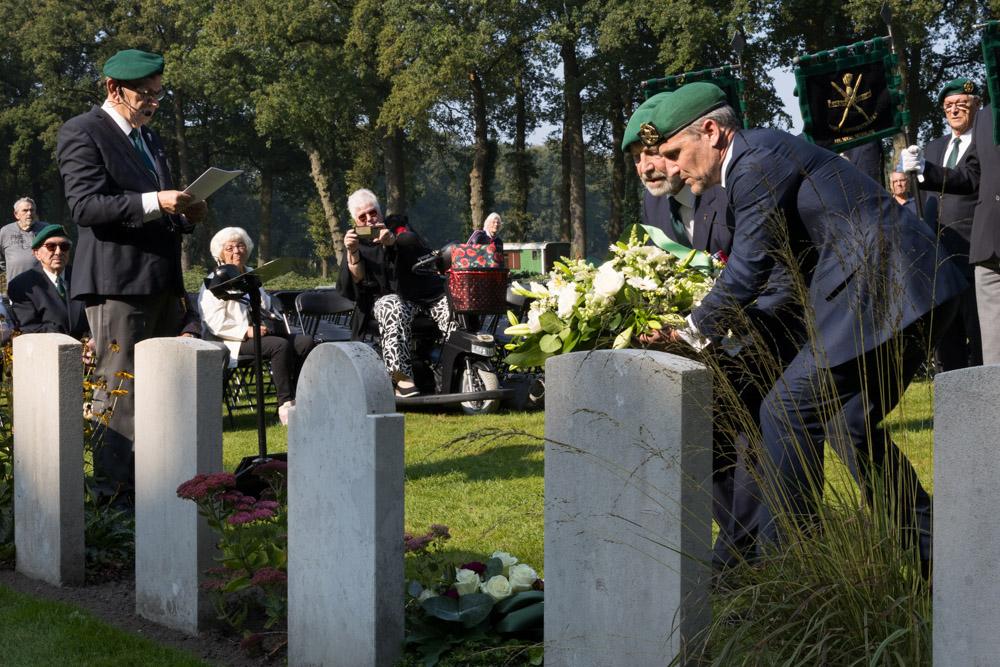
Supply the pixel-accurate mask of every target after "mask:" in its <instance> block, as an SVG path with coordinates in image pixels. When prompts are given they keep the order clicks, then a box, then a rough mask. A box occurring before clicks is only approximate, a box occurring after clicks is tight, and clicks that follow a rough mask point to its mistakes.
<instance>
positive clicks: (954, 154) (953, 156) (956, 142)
mask: <svg viewBox="0 0 1000 667" xmlns="http://www.w3.org/2000/svg"><path fill="white" fill-rule="evenodd" d="M961 144H962V140H961V139H959V138H958V137H955V138H954V139H952V140H951V152H950V153H948V159H947V160H945V163H944V166H946V167H948V168H949V169H954V168H955V165H956V164H958V147H959V146H960V145H961Z"/></svg>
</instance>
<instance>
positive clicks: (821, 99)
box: [795, 37, 909, 153]
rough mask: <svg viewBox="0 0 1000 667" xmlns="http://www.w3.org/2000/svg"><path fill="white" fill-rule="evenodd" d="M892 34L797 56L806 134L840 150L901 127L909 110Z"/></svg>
mask: <svg viewBox="0 0 1000 667" xmlns="http://www.w3.org/2000/svg"><path fill="white" fill-rule="evenodd" d="M901 85H902V84H901V80H900V77H899V73H898V71H897V69H896V56H895V55H893V53H892V46H891V42H890V41H889V38H888V37H876V38H875V39H870V40H867V41H864V42H857V43H855V44H851V45H848V46H839V47H837V48H836V49H831V50H829V51H820V52H819V53H813V54H808V55H804V56H799V57H798V58H796V59H795V94H796V95H797V96H798V98H799V108H800V109H801V110H802V121H803V130H802V132H803V135H804V136H805V138H806V139H808V140H809V141H812V142H813V143H815V144H818V145H820V146H823V147H824V148H829V149H830V150H832V151H836V152H838V153H842V152H844V151H846V150H848V149H850V148H854V147H855V146H860V145H862V144H866V143H868V142H871V141H876V140H878V139H881V138H882V137H887V136H891V135H893V134H896V133H898V132H902V131H903V128H904V127H905V125H906V124H907V123H908V122H909V112H908V111H907V110H906V101H905V98H904V96H903V91H902V90H900V87H901Z"/></svg>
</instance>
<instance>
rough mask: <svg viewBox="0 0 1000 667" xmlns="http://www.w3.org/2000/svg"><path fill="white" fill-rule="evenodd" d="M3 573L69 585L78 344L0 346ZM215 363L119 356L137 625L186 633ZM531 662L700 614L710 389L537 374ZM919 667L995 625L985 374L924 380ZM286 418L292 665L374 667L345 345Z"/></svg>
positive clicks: (390, 449)
mask: <svg viewBox="0 0 1000 667" xmlns="http://www.w3.org/2000/svg"><path fill="white" fill-rule="evenodd" d="M14 346H15V347H14V424H15V456H14V464H15V542H16V547H17V568H18V570H19V571H21V572H23V573H24V574H26V575H28V576H31V577H34V578H38V579H42V580H45V581H48V582H50V583H53V584H56V585H63V584H80V583H82V582H83V574H84V544H83V474H82V469H81V467H82V462H83V445H82V440H83V437H82V430H83V429H82V415H81V410H80V395H81V394H80V388H81V383H82V375H81V364H80V347H79V343H77V342H76V341H74V340H73V339H71V338H68V337H65V336H61V335H58V334H37V335H25V336H21V337H19V338H17V339H16V340H15V343H14ZM220 354H221V352H220V351H219V350H218V349H217V348H216V347H214V346H211V345H210V344H207V343H203V342H202V341H197V340H190V339H181V338H176V339H154V340H148V341H145V342H143V343H140V344H139V345H138V346H137V348H136V381H135V393H136V395H135V399H136V400H135V402H136V415H137V418H136V436H135V465H136V481H137V484H136V487H137V493H136V506H135V523H136V535H135V542H136V563H135V568H136V571H135V575H136V612H137V613H138V614H140V615H142V616H144V617H146V618H149V619H152V620H154V621H157V622H159V623H162V624H164V625H166V626H169V627H173V628H176V629H179V630H182V631H185V632H188V633H192V634H195V633H197V632H198V631H199V628H200V627H202V625H203V623H204V621H206V620H207V619H208V617H209V616H210V615H211V605H210V604H208V603H207V601H206V600H205V599H204V595H205V594H204V593H203V592H202V590H201V588H200V586H199V583H200V581H201V579H202V577H203V573H204V572H205V571H206V570H207V569H209V568H210V567H212V566H213V564H214V561H213V559H214V557H215V555H216V554H215V547H214V544H213V535H212V534H211V532H210V531H209V529H208V527H207V525H206V523H205V521H204V520H203V519H201V518H200V517H199V516H198V514H197V509H196V507H195V505H194V503H191V502H190V501H186V500H181V499H178V498H177V497H176V495H175V490H176V488H177V486H178V485H179V484H180V483H181V482H183V481H185V480H187V479H189V478H191V477H193V476H194V475H195V474H197V473H207V472H217V471H219V470H221V468H222V412H221V409H220V405H221V401H222V394H221V392H222V377H221V374H222V363H221V359H220V357H219V355H220ZM546 377H547V381H546V388H547V396H546V415H545V424H546V425H545V437H546V444H545V498H546V500H545V580H546V586H545V588H546V596H545V597H546V605H545V662H546V664H549V665H572V666H574V667H576V666H583V665H595V666H596V665H612V664H620V665H624V664H628V665H637V666H640V665H664V664H667V663H669V662H670V661H671V660H672V659H674V658H675V657H676V656H683V654H684V652H685V646H686V643H687V642H688V641H689V639H690V638H693V637H695V636H696V634H697V633H698V632H699V631H700V630H701V629H703V628H704V627H705V625H706V624H707V623H708V621H709V619H710V613H711V612H710V607H709V603H708V586H709V574H710V571H709V568H708V565H707V564H708V563H709V560H710V553H709V549H710V547H709V543H710V539H709V538H710V534H711V523H710V497H709V489H710V477H711V455H710V451H711V423H710V416H709V415H710V410H708V409H707V408H706V406H708V405H709V404H710V401H711V377H710V373H709V372H708V371H707V370H706V369H705V368H704V367H703V366H701V365H699V364H696V363H694V362H691V361H688V360H685V359H681V358H679V357H675V356H672V355H667V354H663V353H656V352H644V351H628V350H626V351H616V352H594V353H589V354H584V353H579V354H570V355H565V356H562V357H556V358H553V359H551V360H550V361H549V363H548V365H547V366H546ZM935 390H936V391H935V393H936V403H935V443H936V447H935V482H936V484H935V491H936V494H935V523H934V529H935V535H936V539H935V551H934V557H935V570H934V630H935V632H934V658H935V663H936V664H938V665H950V664H954V665H972V664H990V661H991V660H993V657H994V655H995V650H994V649H995V638H994V637H995V633H994V630H995V628H997V627H1000V607H997V605H995V604H994V603H993V601H994V600H995V599H996V597H997V596H996V595H994V594H995V593H1000V583H998V582H1000V580H998V579H997V577H996V576H995V572H994V570H995V567H994V564H995V561H996V558H997V554H998V553H1000V526H997V525H996V524H994V523H993V522H992V521H991V518H992V515H993V514H994V513H995V510H994V509H993V508H995V507H998V506H1000V484H997V483H996V477H997V474H996V473H997V472H998V466H997V463H996V462H997V460H998V458H1000V456H998V455H997V454H995V453H994V451H995V449H996V447H995V444H994V441H993V438H991V437H989V436H990V435H992V432H993V429H992V426H993V424H994V423H995V421H996V410H997V404H998V403H1000V398H998V397H1000V367H984V368H976V369H967V370H964V371H956V372H953V373H947V374H942V375H939V376H938V377H937V378H936V380H935ZM297 394H298V398H297V408H296V411H295V414H294V416H293V418H292V420H291V423H290V424H289V432H288V449H289V454H288V458H289V477H288V490H289V516H288V524H289V526H288V548H289V563H288V632H289V636H288V646H289V664H292V665H391V664H393V663H394V661H395V660H396V659H397V658H398V655H399V651H400V647H401V645H402V638H403V596H404V592H403V580H404V573H403V549H402V547H403V544H402V539H401V536H402V532H403V478H404V466H403V417H402V416H401V415H399V414H396V413H395V412H394V401H393V395H392V390H391V386H390V384H389V382H388V380H387V378H386V374H385V373H384V371H383V369H382V365H381V362H380V361H379V359H378V357H377V356H376V355H375V354H374V353H373V352H372V351H371V350H370V349H369V348H368V347H366V346H364V345H361V344H357V343H342V344H341V343H338V344H327V345H321V346H319V347H318V348H316V350H315V351H314V352H313V353H312V354H311V355H310V357H309V358H308V360H307V362H306V364H305V367H304V368H303V371H302V375H301V378H300V380H299V386H298V392H297Z"/></svg>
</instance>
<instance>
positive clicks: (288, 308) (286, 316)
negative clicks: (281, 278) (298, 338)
mask: <svg viewBox="0 0 1000 667" xmlns="http://www.w3.org/2000/svg"><path fill="white" fill-rule="evenodd" d="M268 294H270V296H271V310H273V311H274V312H276V313H278V314H279V315H281V319H283V320H284V321H285V328H286V329H287V330H288V333H293V334H294V333H302V332H301V331H300V330H299V328H298V326H299V318H298V313H297V312H296V310H295V299H296V297H298V296H299V294H302V290H279V291H277V292H269V293H268Z"/></svg>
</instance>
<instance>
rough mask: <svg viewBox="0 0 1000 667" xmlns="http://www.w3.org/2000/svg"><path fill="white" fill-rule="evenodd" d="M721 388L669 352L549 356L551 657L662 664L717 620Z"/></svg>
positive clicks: (564, 664) (565, 662)
mask: <svg viewBox="0 0 1000 667" xmlns="http://www.w3.org/2000/svg"><path fill="white" fill-rule="evenodd" d="M711 398H712V386H711V373H710V372H709V371H708V370H707V369H706V368H705V367H704V366H702V365H701V364H698V363H695V362H693V361H689V360H687V359H683V358H681V357H677V356H674V355H670V354H665V353H662V352H649V351H644V350H621V351H610V350H602V351H595V352H578V353H573V354H568V355H562V356H557V357H553V358H551V359H549V360H548V362H547V364H546V366H545V438H546V443H545V664H546V665H547V666H550V665H551V666H556V667H588V666H593V667H598V666H602V667H603V666H606V665H629V667H646V666H649V667H652V666H654V665H655V666H656V667H662V666H663V665H666V664H668V663H670V661H671V660H672V659H673V658H674V657H675V656H683V655H684V653H685V650H686V646H687V642H689V641H691V640H692V638H693V637H694V636H695V635H696V633H698V632H699V631H701V630H702V629H703V628H704V627H705V626H706V624H707V623H708V621H709V619H710V613H711V612H710V608H709V605H708V588H709V579H710V572H711V569H710V562H711V504H710V503H711V491H710V489H711V458H712V457H711V451H712V422H711V414H712V408H711ZM682 661H683V659H682Z"/></svg>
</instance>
